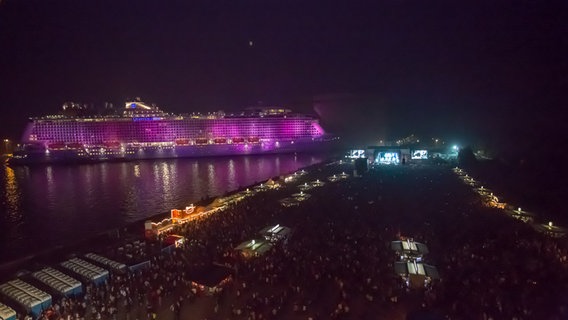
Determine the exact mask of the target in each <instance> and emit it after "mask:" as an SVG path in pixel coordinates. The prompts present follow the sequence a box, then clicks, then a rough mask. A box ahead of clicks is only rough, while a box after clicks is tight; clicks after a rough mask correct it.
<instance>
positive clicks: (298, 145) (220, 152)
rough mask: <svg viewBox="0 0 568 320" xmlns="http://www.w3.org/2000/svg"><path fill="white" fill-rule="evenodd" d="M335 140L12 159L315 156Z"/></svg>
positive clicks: (61, 152)
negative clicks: (291, 154)
mask: <svg viewBox="0 0 568 320" xmlns="http://www.w3.org/2000/svg"><path fill="white" fill-rule="evenodd" d="M334 141H335V140H334V139H326V140H323V139H322V140H313V141H312V140H309V141H295V142H294V143H291V142H282V143H279V144H278V146H277V145H275V144H263V143H262V144H261V143H259V144H248V145H245V144H241V145H228V144H224V145H189V146H175V147H162V148H159V147H141V148H127V149H126V150H124V151H122V152H121V151H118V150H117V152H103V153H92V154H88V153H85V152H84V151H82V152H79V151H77V150H51V151H50V152H49V153H46V152H45V151H35V152H26V153H25V154H24V155H23V156H22V157H19V158H12V159H11V160H10V163H11V164H13V165H31V164H49V163H67V164H71V163H97V162H106V161H134V160H144V159H171V158H198V157H218V156H233V155H261V154H280V153H282V154H284V153H313V152H323V151H327V150H330V149H331V148H332V147H333V146H334V145H335V144H334Z"/></svg>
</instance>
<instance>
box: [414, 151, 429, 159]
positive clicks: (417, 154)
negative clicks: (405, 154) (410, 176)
mask: <svg viewBox="0 0 568 320" xmlns="http://www.w3.org/2000/svg"><path fill="white" fill-rule="evenodd" d="M410 158H411V159H414V160H416V159H428V150H414V151H412V156H411V157H410Z"/></svg>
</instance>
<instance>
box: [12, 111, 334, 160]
mask: <svg viewBox="0 0 568 320" xmlns="http://www.w3.org/2000/svg"><path fill="white" fill-rule="evenodd" d="M67 111H69V110H67ZM68 113H69V112H68ZM331 139H332V138H331V137H330V136H329V135H327V134H326V133H325V131H324V130H323V129H322V127H321V126H320V125H319V122H318V120H317V119H316V118H314V117H311V116H307V115H302V114H295V113H292V112H291V111H290V110H289V109H285V108H277V107H270V108H256V109H249V110H246V111H243V112H239V113H233V114H225V113H224V112H214V113H208V114H199V113H194V114H188V115H175V114H170V113H166V112H164V111H162V110H161V109H159V108H158V107H156V106H153V105H148V104H145V103H143V102H141V101H131V102H127V103H126V104H125V107H124V109H123V110H122V113H121V114H116V113H115V114H107V115H88V116H85V115H76V114H72V115H69V114H61V115H55V116H45V117H38V118H32V119H30V122H29V123H28V125H27V127H26V130H25V132H24V135H23V137H22V143H21V145H20V149H19V150H18V151H17V152H15V153H14V158H13V159H12V162H13V163H36V162H43V163H50V162H60V161H66V162H81V161H107V160H129V159H151V158H176V157H202V156H218V155H234V154H262V153H285V152H295V151H303V150H309V149H310V148H314V147H317V146H318V145H320V144H321V143H322V142H324V141H328V140H331Z"/></svg>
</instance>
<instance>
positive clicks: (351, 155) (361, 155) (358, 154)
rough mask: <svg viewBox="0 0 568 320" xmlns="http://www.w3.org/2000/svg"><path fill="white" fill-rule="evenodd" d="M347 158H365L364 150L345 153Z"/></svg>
mask: <svg viewBox="0 0 568 320" xmlns="http://www.w3.org/2000/svg"><path fill="white" fill-rule="evenodd" d="M347 158H351V159H359V158H365V150H349V152H347Z"/></svg>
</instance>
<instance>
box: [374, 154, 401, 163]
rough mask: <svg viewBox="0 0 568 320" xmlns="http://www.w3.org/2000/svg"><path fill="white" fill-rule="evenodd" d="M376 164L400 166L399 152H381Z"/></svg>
mask: <svg viewBox="0 0 568 320" xmlns="http://www.w3.org/2000/svg"><path fill="white" fill-rule="evenodd" d="M375 162H377V163H380V164H399V163H400V157H399V155H398V152H379V153H378V154H377V158H376V159H375Z"/></svg>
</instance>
